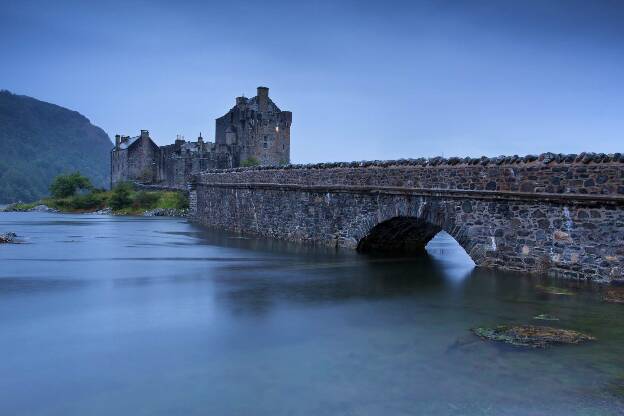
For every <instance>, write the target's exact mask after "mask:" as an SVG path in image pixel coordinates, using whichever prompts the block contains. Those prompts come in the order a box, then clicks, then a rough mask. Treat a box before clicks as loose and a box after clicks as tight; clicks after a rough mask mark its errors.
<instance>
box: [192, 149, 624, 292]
mask: <svg viewBox="0 0 624 416" xmlns="http://www.w3.org/2000/svg"><path fill="white" fill-rule="evenodd" d="M191 198H192V199H193V205H194V213H193V218H194V220H195V221H196V222H199V223H201V224H204V225H207V226H210V227H213V228H217V229H222V230H227V231H233V232H240V233H245V234H250V235H257V236H264V237H271V238H279V239H286V240H293V241H301V242H310V243H316V244H323V245H331V246H336V247H345V248H352V249H358V250H359V251H363V252H366V251H394V252H417V251H422V250H423V249H424V246H425V244H426V243H427V242H428V241H429V240H430V239H431V238H433V236H434V235H435V234H436V233H437V232H439V231H440V230H445V231H447V232H448V233H449V234H451V235H452V236H453V237H454V238H455V239H456V240H457V241H458V242H459V244H460V245H461V246H462V247H463V248H464V249H465V250H466V252H467V253H468V254H469V255H470V256H471V258H472V259H473V260H474V262H475V263H476V264H477V265H478V266H483V267H491V268H499V269H505V270H517V271H524V272H535V273H544V274H549V275H555V276H562V277H568V278H575V279H591V280H595V281H601V282H607V281H615V280H621V279H624V157H623V156H622V155H620V154H615V155H603V154H598V155H597V154H589V153H583V154H580V155H556V154H552V153H547V154H543V155H541V156H526V157H518V156H513V157H498V158H480V159H471V158H463V159H460V158H450V159H443V158H433V159H415V160H398V161H372V162H353V163H330V164H315V165H299V166H297V165H295V166H293V165H287V166H283V167H262V168H248V169H243V168H238V169H228V170H218V171H217V170H214V171H206V172H203V173H201V174H199V175H195V176H194V180H193V182H192V184H191Z"/></svg>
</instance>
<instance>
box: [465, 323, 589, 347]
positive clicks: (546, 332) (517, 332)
mask: <svg viewBox="0 0 624 416" xmlns="http://www.w3.org/2000/svg"><path fill="white" fill-rule="evenodd" d="M472 332H474V333H475V334H476V335H477V336H479V337H481V338H483V339H487V340H489V341H497V342H504V343H506V344H511V345H515V346H519V347H531V348H546V347H547V346H549V345H553V344H579V343H581V342H586V341H592V340H595V339H596V338H594V337H592V336H590V335H586V334H583V333H581V332H577V331H572V330H569V329H559V328H552V327H548V326H533V325H518V326H509V325H499V326H496V327H494V328H482V327H480V328H473V329H472Z"/></svg>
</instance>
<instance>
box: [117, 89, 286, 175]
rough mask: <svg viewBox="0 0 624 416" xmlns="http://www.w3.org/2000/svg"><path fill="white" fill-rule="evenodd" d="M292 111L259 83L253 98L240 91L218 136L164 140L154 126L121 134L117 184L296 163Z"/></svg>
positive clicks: (219, 125) (219, 126)
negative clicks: (161, 142)
mask: <svg viewBox="0 0 624 416" xmlns="http://www.w3.org/2000/svg"><path fill="white" fill-rule="evenodd" d="M291 122H292V113H291V112H290V111H282V110H280V109H279V107H278V106H277V105H275V103H274V102H273V101H272V100H271V99H270V98H269V89H268V88H266V87H258V95H256V96H255V97H253V98H246V97H237V98H236V105H235V106H234V107H232V108H231V109H230V111H228V112H227V113H226V114H225V115H224V116H222V117H219V118H218V119H217V120H216V123H215V141H214V143H213V142H209V141H204V139H203V137H201V135H200V136H199V137H198V138H197V141H196V142H188V141H185V140H184V139H182V138H180V137H178V138H177V139H176V141H175V142H174V143H173V144H170V145H166V146H160V147H159V146H158V145H156V143H154V141H153V140H152V139H151V137H150V135H149V131H147V130H141V134H140V135H139V136H135V137H129V136H123V135H119V134H118V135H116V136H115V147H114V148H113V150H112V152H111V186H114V185H115V184H116V183H119V182H123V181H135V182H142V183H146V184H162V185H168V186H172V185H173V186H182V185H184V184H185V183H187V182H188V180H189V179H190V177H191V175H192V174H195V173H198V172H200V171H202V170H206V169H226V168H232V167H238V166H241V165H253V164H260V165H279V164H287V163H290V124H291Z"/></svg>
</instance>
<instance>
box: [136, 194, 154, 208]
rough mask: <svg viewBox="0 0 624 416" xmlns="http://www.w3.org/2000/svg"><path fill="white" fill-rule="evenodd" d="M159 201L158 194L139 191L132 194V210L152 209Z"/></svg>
mask: <svg viewBox="0 0 624 416" xmlns="http://www.w3.org/2000/svg"><path fill="white" fill-rule="evenodd" d="M159 199H160V193H159V192H146V191H140V192H137V193H136V194H134V197H133V198H132V200H133V202H132V207H133V208H143V209H152V208H155V207H156V204H157V203H158V200H159Z"/></svg>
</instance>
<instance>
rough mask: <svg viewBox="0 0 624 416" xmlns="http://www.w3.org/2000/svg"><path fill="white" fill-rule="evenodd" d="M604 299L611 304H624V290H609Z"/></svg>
mask: <svg viewBox="0 0 624 416" xmlns="http://www.w3.org/2000/svg"><path fill="white" fill-rule="evenodd" d="M602 299H603V300H604V301H605V302H609V303H624V288H617V289H607V291H606V292H605V294H604V296H603V297H602Z"/></svg>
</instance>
